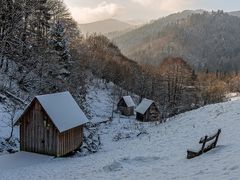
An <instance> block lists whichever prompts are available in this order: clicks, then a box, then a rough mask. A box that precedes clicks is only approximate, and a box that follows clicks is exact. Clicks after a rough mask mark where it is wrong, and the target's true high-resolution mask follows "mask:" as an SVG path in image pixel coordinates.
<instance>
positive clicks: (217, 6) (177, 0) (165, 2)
mask: <svg viewBox="0 0 240 180" xmlns="http://www.w3.org/2000/svg"><path fill="white" fill-rule="evenodd" d="M64 2H65V4H66V5H67V7H68V8H69V10H70V11H71V13H72V16H73V17H74V19H75V20H76V21H77V22H78V23H80V24H85V23H91V22H96V21H100V20H105V19H110V18H113V19H118V20H121V21H136V22H141V21H150V20H153V19H157V18H160V17H163V16H167V15H169V14H172V13H176V12H180V11H183V10H196V9H203V10H207V11H212V10H214V11H216V10H224V11H226V12H230V11H237V10H239V7H240V1H237V0H229V1H228V2H226V1H224V0H212V1H211V2H209V1H207V0H200V1H199V0H198V1H197V0H124V1H120V0H91V1H87V0H64Z"/></svg>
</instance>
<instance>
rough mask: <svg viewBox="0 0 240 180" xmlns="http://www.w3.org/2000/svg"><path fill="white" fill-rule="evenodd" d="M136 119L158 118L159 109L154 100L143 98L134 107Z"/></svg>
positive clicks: (149, 119) (153, 119) (154, 119)
mask: <svg viewBox="0 0 240 180" xmlns="http://www.w3.org/2000/svg"><path fill="white" fill-rule="evenodd" d="M135 111H136V119H137V120H139V121H144V122H145V121H158V120H160V111H159V110H158V108H157V106H156V104H155V103H154V101H152V100H149V99H143V100H142V101H141V103H140V104H139V105H138V107H137V108H136V109H135Z"/></svg>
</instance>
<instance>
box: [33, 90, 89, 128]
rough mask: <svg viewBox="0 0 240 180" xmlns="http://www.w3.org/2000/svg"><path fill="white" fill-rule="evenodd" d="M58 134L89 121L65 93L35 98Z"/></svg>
mask: <svg viewBox="0 0 240 180" xmlns="http://www.w3.org/2000/svg"><path fill="white" fill-rule="evenodd" d="M35 98H36V99H37V100H38V101H39V103H40V104H41V105H42V107H43V109H44V110H45V111H46V113H47V114H48V116H49V117H50V118H51V120H52V121H53V123H54V125H55V126H56V127H57V129H58V130H59V131H60V132H63V131H66V130H69V129H72V128H74V127H77V126H80V125H82V124H85V123H87V122H88V121H89V120H88V119H87V117H86V115H85V114H84V113H83V111H82V110H81V109H80V107H79V106H78V104H77V103H76V101H75V100H74V99H73V97H72V95H71V94H70V93H69V92H68V91H66V92H61V93H54V94H46V95H40V96H36V97H35Z"/></svg>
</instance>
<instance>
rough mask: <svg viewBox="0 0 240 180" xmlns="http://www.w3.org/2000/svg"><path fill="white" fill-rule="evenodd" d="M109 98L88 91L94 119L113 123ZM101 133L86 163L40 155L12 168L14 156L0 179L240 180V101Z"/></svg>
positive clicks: (117, 121) (116, 123)
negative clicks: (199, 151) (208, 145)
mask: <svg viewBox="0 0 240 180" xmlns="http://www.w3.org/2000/svg"><path fill="white" fill-rule="evenodd" d="M110 93H111V92H110V91H108V90H107V89H104V88H100V89H99V90H96V89H94V88H93V87H90V91H89V95H88V98H87V99H88V101H89V102H91V108H92V114H93V119H98V118H99V117H100V118H99V119H103V118H105V117H109V114H110V113H111V109H110V107H111V106H108V105H107V104H106V103H107V102H111V98H110V96H109V94H110ZM218 128H222V133H221V134H220V139H219V144H218V147H217V148H216V149H214V150H212V151H210V152H208V153H206V154H203V155H202V156H199V157H197V158H194V159H192V160H187V159H186V150H187V149H188V148H194V147H197V148H198V147H199V148H200V146H199V144H198V141H199V139H200V137H202V136H204V135H205V134H209V133H210V134H212V133H213V132H215V131H216V130H217V129H218ZM99 129H100V132H99V133H100V135H101V142H102V144H103V145H102V149H101V150H100V151H99V152H97V153H95V154H91V155H87V156H83V157H78V156H74V157H68V158H55V159H52V158H50V157H46V158H43V159H42V160H40V161H36V160H35V159H39V156H38V155H36V157H35V158H34V156H33V155H32V154H30V155H29V156H30V157H31V159H32V161H33V163H29V162H27V163H25V162H24V161H23V160H22V158H20V160H19V159H15V161H16V162H14V161H13V158H12V157H13V156H14V155H4V156H0V167H2V166H3V164H5V163H7V164H8V162H9V161H10V162H11V163H12V167H11V168H5V169H4V168H3V169H0V172H1V176H0V179H9V180H10V179H11V180H14V179H37V180H38V179H47V180H55V179H60V180H63V179H67V180H72V179H84V180H94V179H104V180H108V179H114V180H120V179H127V180H135V179H145V180H156V179H159V180H165V179H182V180H188V179H209V180H214V179H224V180H225V179H232V180H233V179H236V180H237V179H239V177H240V171H239V170H240V142H239V137H240V130H239V129H240V101H230V102H225V103H220V104H214V105H209V106H205V107H203V108H200V109H197V110H194V111H190V112H187V113H184V114H181V115H178V116H176V117H173V118H171V119H169V120H168V121H167V122H166V123H164V124H157V123H139V122H136V121H135V120H134V117H130V118H126V117H123V116H120V115H117V114H115V118H114V120H113V121H112V122H111V123H107V124H101V126H100V127H99ZM140 132H142V134H141V135H139V133H140ZM138 135H139V136H138ZM15 156H17V157H18V156H20V157H22V156H21V154H19V155H18V154H17V155H16V154H15ZM24 156H25V157H26V158H27V159H28V157H27V155H26V154H24ZM19 161H21V163H22V166H21V164H19ZM15 164H17V165H15Z"/></svg>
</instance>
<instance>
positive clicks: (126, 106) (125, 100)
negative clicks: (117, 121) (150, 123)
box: [117, 96, 135, 116]
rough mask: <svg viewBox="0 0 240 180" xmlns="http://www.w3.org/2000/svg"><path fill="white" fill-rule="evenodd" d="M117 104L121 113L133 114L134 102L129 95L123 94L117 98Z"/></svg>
mask: <svg viewBox="0 0 240 180" xmlns="http://www.w3.org/2000/svg"><path fill="white" fill-rule="evenodd" d="M117 106H118V110H119V111H120V112H121V114H122V115H125V116H131V115H133V114H134V107H135V103H134V102H133V100H132V98H131V96H123V97H122V98H121V99H120V100H119V102H118V104H117Z"/></svg>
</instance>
